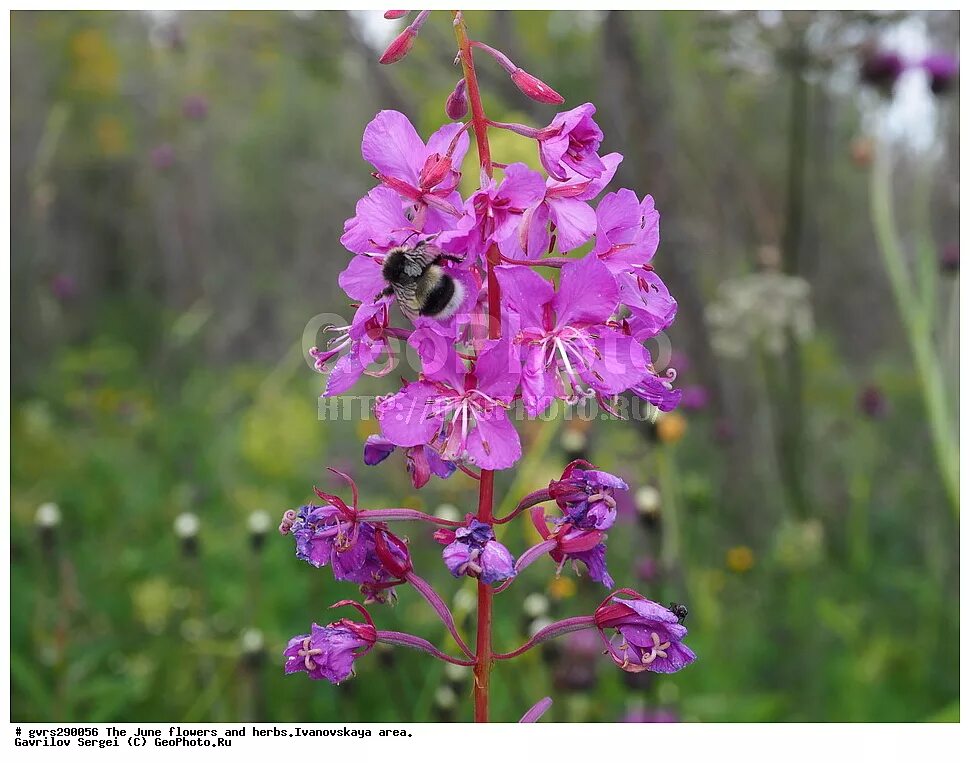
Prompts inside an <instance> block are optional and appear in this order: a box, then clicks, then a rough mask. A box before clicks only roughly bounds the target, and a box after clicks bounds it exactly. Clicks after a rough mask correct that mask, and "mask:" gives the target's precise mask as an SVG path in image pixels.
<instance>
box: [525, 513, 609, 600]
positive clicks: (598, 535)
mask: <svg viewBox="0 0 970 763" xmlns="http://www.w3.org/2000/svg"><path fill="white" fill-rule="evenodd" d="M530 514H531V517H532V524H533V526H534V527H535V528H536V530H537V531H538V533H539V535H540V537H541V538H542V540H543V543H542V544H539V546H534V547H533V548H535V549H540V548H542V547H543V545H544V544H548V550H549V556H551V557H552V560H553V561H554V562H556V564H557V565H558V569H557V571H556V574H559V572H561V571H562V568H563V565H565V564H566V562H567V561H572V562H573V566H574V569H577V571H578V568H576V563H577V562H582V563H583V564H584V565H586V569H587V570H589V578H590V580H593V581H595V582H597V583H602V584H603V585H604V586H606V587H607V588H612V587H613V578H612V577H610V573H609V570H607V569H606V544H605V543H604V542H603V541H604V539H605V538H606V534H605V533H604V532H603V531H602V530H596V529H592V528H583V527H577V526H575V525H573V524H572V523H571V522H569V521H567V520H566V519H565V518H562V519H559V520H554V521H553V525H554V526H555V528H556V530H555V532H553V531H552V530H550V528H549V519H548V518H547V517H546V512H545V510H544V509H543V508H542V507H541V506H536V507H535V508H534V509H532V511H531V512H530ZM553 543H554V544H555V545H553ZM526 553H528V552H526Z"/></svg>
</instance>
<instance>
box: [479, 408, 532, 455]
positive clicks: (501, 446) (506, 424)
mask: <svg viewBox="0 0 970 763" xmlns="http://www.w3.org/2000/svg"><path fill="white" fill-rule="evenodd" d="M467 450H468V455H469V458H470V460H471V461H472V462H473V463H474V464H475V465H476V466H478V467H480V468H482V469H508V468H509V467H510V466H512V465H513V464H514V463H515V462H516V461H518V460H519V458H520V457H521V455H522V444H521V442H520V441H519V433H518V432H517V431H515V427H514V426H513V425H512V422H511V421H509V419H508V416H506V414H505V411H504V410H502V409H501V408H497V409H495V410H494V411H492V412H491V414H490V415H488V416H482V417H480V418H478V419H477V425H476V427H475V429H473V430H472V432H471V434H470V435H469V436H468V443H467Z"/></svg>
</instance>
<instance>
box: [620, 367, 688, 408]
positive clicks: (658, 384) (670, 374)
mask: <svg viewBox="0 0 970 763" xmlns="http://www.w3.org/2000/svg"><path fill="white" fill-rule="evenodd" d="M675 378H676V373H675V372H674V370H673V369H672V368H671V369H667V375H665V376H660V375H659V374H656V373H654V372H652V371H650V372H648V373H647V375H646V376H644V377H643V379H641V380H640V381H639V382H638V383H637V384H635V385H634V386H632V387H630V391H631V392H632V393H633V394H634V395H636V396H637V397H639V398H640V399H641V400H646V401H647V402H648V403H650V405H653V406H656V407H657V408H658V409H659V410H661V411H663V412H664V413H667V412H668V411H672V410H673V409H674V408H676V407H677V405H678V403H680V398H681V395H682V392H683V391H682V390H679V389H674V388H673V380H674V379H675Z"/></svg>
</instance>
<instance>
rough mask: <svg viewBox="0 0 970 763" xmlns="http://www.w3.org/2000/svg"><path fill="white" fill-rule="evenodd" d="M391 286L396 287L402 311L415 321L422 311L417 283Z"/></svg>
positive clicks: (395, 290)
mask: <svg viewBox="0 0 970 763" xmlns="http://www.w3.org/2000/svg"><path fill="white" fill-rule="evenodd" d="M391 287H392V288H393V289H394V296H395V297H396V298H397V304H398V307H400V308H401V312H402V313H404V315H405V317H407V318H410V319H411V320H412V321H413V320H414V319H415V318H417V317H418V315H419V314H420V311H421V304H420V303H419V302H418V294H417V283H411V284H406V285H401V284H391Z"/></svg>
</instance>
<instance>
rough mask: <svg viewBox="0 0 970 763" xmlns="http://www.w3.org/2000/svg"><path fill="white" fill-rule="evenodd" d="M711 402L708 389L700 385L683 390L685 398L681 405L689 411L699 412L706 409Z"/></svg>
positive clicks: (681, 400) (683, 397) (682, 398)
mask: <svg viewBox="0 0 970 763" xmlns="http://www.w3.org/2000/svg"><path fill="white" fill-rule="evenodd" d="M709 402H710V395H709V394H708V391H707V387H704V386H702V385H700V384H692V385H691V386H689V387H684V388H683V396H682V397H681V398H680V404H681V405H682V406H683V407H684V408H685V409H687V410H688V411H699V410H701V409H702V408H706V407H707V404H708V403H709Z"/></svg>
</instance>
